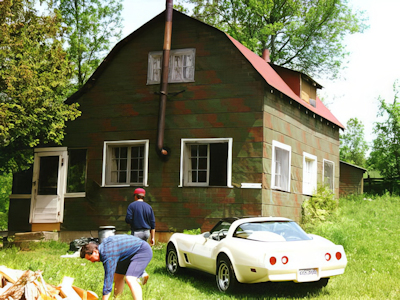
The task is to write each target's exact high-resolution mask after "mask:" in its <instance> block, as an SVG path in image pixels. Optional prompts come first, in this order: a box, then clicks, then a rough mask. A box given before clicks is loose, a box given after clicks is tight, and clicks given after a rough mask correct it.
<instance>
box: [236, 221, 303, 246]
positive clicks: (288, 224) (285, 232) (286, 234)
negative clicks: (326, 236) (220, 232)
mask: <svg viewBox="0 0 400 300" xmlns="http://www.w3.org/2000/svg"><path fill="white" fill-rule="evenodd" d="M233 236H234V237H237V238H242V239H250V240H257V241H264V242H280V241H281V242H283V241H303V240H311V238H310V237H309V236H308V235H307V233H305V232H304V230H303V229H301V227H300V226H299V225H297V223H296V222H293V221H267V222H248V223H243V224H241V225H239V226H238V227H237V228H236V230H235V233H234V234H233Z"/></svg>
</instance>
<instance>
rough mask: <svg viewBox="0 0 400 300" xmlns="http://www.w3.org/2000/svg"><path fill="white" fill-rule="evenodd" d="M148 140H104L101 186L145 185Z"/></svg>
mask: <svg viewBox="0 0 400 300" xmlns="http://www.w3.org/2000/svg"><path fill="white" fill-rule="evenodd" d="M148 150H149V141H148V140H138V141H115V142H104V150H103V152H104V159H103V186H131V185H140V186H147V172H148Z"/></svg>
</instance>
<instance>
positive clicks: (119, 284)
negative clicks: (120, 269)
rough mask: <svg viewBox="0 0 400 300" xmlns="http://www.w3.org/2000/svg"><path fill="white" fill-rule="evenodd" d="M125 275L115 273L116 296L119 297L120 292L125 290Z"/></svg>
mask: <svg viewBox="0 0 400 300" xmlns="http://www.w3.org/2000/svg"><path fill="white" fill-rule="evenodd" d="M124 277H125V275H122V274H117V273H115V274H114V297H117V296H118V295H119V294H122V292H123V291H124V285H125V282H124Z"/></svg>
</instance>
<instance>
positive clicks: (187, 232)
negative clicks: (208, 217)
mask: <svg viewBox="0 0 400 300" xmlns="http://www.w3.org/2000/svg"><path fill="white" fill-rule="evenodd" d="M183 233H185V234H193V235H196V234H200V233H201V230H200V228H197V229H184V230H183Z"/></svg>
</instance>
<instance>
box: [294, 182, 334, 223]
mask: <svg viewBox="0 0 400 300" xmlns="http://www.w3.org/2000/svg"><path fill="white" fill-rule="evenodd" d="M338 204H339V201H338V200H336V199H335V195H334V194H333V192H332V191H331V189H330V188H329V187H327V186H319V187H318V188H317V191H316V192H315V193H314V194H313V195H312V197H311V198H310V199H308V200H306V201H304V202H303V204H302V206H301V207H302V223H303V224H315V223H319V222H322V221H325V220H326V217H327V216H328V215H330V214H331V213H333V212H334V211H335V210H336V209H337V207H338Z"/></svg>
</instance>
